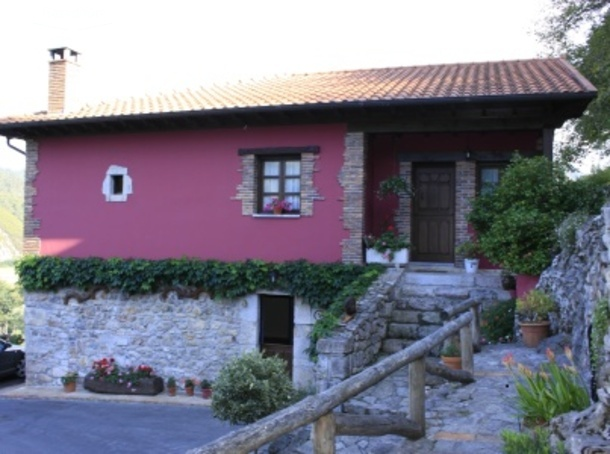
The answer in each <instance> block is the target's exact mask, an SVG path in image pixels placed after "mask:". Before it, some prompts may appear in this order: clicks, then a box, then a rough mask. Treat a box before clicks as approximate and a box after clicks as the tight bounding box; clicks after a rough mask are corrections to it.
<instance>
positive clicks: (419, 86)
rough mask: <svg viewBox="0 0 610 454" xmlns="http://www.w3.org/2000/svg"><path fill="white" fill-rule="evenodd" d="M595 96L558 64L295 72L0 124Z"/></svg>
mask: <svg viewBox="0 0 610 454" xmlns="http://www.w3.org/2000/svg"><path fill="white" fill-rule="evenodd" d="M594 92H595V87H593V85H591V83H590V82H588V81H587V80H586V79H585V78H584V77H583V76H582V75H580V74H579V73H578V72H577V71H576V69H574V68H573V67H572V66H571V65H570V64H569V63H567V62H566V61H565V60H563V59H555V58H553V59H536V60H520V61H499V62H484V63H466V64H448V65H429V66H413V67H398V68H383V69H366V70H354V71H337V72H323V73H310V74H294V75H288V76H277V77H270V78H265V79H260V80H250V81H244V82H238V83H232V84H225V85H214V86H211V87H200V88H196V89H191V90H186V91H181V92H173V93H169V94H167V93H166V94H159V95H154V96H145V97H141V98H131V99H123V100H114V101H110V102H103V103H100V104H96V105H91V106H85V107H83V108H81V109H80V110H77V111H74V112H69V113H65V114H54V115H49V114H46V113H42V114H34V115H26V116H19V117H8V118H3V119H0V125H2V124H4V125H8V124H18V123H24V122H27V123H30V122H36V121H44V122H49V121H62V120H71V119H94V118H109V117H118V116H135V115H145V114H164V113H178V112H189V111H191V112H193V111H199V112H205V111H216V112H218V111H228V110H233V109H259V108H267V107H279V108H281V107H284V108H288V107H308V106H309V107H315V106H320V105H334V106H337V107H341V106H346V107H347V106H349V105H350V104H351V105H353V104H356V105H360V104H375V103H382V102H385V103H418V102H428V101H452V100H453V101H459V100H476V99H480V98H485V99H488V98H493V97H503V96H509V97H519V96H523V97H528V96H550V95H555V96H562V95H565V96H570V95H585V94H591V93H594Z"/></svg>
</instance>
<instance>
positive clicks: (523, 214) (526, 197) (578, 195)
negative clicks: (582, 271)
mask: <svg viewBox="0 0 610 454" xmlns="http://www.w3.org/2000/svg"><path fill="white" fill-rule="evenodd" d="M565 170H566V169H565V167H563V166H562V165H561V164H558V163H553V162H551V161H550V160H548V159H547V158H545V157H542V156H539V157H534V158H522V157H520V156H516V157H515V158H514V159H513V160H512V161H511V164H510V165H509V166H508V168H507V169H506V171H505V172H504V174H503V175H502V180H501V181H500V184H499V185H498V186H497V187H496V189H495V190H494V191H491V192H488V193H485V194H481V195H480V196H479V197H477V198H476V199H475V200H474V202H473V206H472V211H471V212H470V214H469V215H468V221H469V222H470V223H471V224H472V226H473V227H474V229H475V231H476V232H477V236H478V238H479V241H480V244H481V248H482V250H483V253H484V254H485V256H486V257H487V258H488V259H489V260H490V261H492V262H493V263H495V264H497V265H501V266H502V267H504V268H507V269H509V270H510V271H512V272H515V273H520V274H531V275H537V274H540V273H541V272H542V271H543V270H544V269H545V268H547V267H548V266H549V265H550V263H551V260H552V257H553V254H555V253H556V251H557V248H558V240H557V233H556V230H557V227H558V226H559V225H560V223H561V221H562V220H563V219H564V218H565V217H566V216H567V215H568V214H569V213H572V212H575V211H579V212H583V213H588V214H594V213H595V214H596V213H598V212H599V210H600V208H601V206H602V205H603V203H604V189H603V187H602V186H600V184H599V183H598V182H597V180H578V181H571V180H569V179H568V178H567V176H566V171H565Z"/></svg>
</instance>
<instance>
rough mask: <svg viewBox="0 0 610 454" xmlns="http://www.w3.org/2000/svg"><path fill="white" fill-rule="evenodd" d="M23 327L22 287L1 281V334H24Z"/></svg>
mask: <svg viewBox="0 0 610 454" xmlns="http://www.w3.org/2000/svg"><path fill="white" fill-rule="evenodd" d="M23 328H24V326H23V294H22V292H21V289H20V288H19V287H17V286H13V285H10V284H8V283H6V282H4V281H0V334H8V335H9V336H11V335H15V334H23Z"/></svg>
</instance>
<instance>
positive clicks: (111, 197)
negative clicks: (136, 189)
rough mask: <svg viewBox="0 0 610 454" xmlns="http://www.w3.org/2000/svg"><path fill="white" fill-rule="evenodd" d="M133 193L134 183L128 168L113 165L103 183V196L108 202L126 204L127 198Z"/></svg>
mask: <svg viewBox="0 0 610 454" xmlns="http://www.w3.org/2000/svg"><path fill="white" fill-rule="evenodd" d="M132 193H133V183H132V181H131V177H130V176H129V174H128V172H127V167H122V166H117V165H111V166H110V167H108V170H107V171H106V177H105V178H104V182H103V183H102V194H104V196H105V197H106V202H126V201H127V196H128V195H130V194H132Z"/></svg>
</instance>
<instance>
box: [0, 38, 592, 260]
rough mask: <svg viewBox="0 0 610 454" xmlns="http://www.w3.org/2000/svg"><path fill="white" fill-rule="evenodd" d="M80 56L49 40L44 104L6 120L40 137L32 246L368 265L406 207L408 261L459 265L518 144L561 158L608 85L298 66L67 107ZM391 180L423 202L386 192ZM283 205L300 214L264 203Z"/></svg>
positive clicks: (569, 74) (574, 77)
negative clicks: (371, 238)
mask: <svg viewBox="0 0 610 454" xmlns="http://www.w3.org/2000/svg"><path fill="white" fill-rule="evenodd" d="M77 57H78V53H77V52H75V51H72V50H70V49H67V48H59V49H51V61H50V80H49V88H50V92H49V109H48V111H47V112H44V113H37V114H33V115H26V116H20V117H8V118H3V119H0V134H2V135H4V136H6V137H7V139H8V140H10V139H13V138H21V139H26V140H27V183H26V184H27V191H26V194H27V201H26V205H27V208H26V232H25V235H26V242H25V252H28V253H39V254H44V255H57V256H75V257H85V256H92V255H93V256H100V257H113V256H116V257H142V258H151V259H157V258H165V257H181V256H191V257H200V258H216V259H220V260H227V261H233V260H240V259H247V258H260V259H264V260H272V261H283V260H290V259H299V258H304V259H308V260H311V261H314V262H329V261H343V262H349V263H361V262H362V261H363V247H362V237H363V235H364V234H367V233H376V234H378V233H380V231H381V230H382V229H383V228H384V222H387V220H388V219H392V218H393V216H394V213H395V211H396V210H398V211H397V213H398V216H397V218H396V223H397V227H398V228H399V230H400V231H401V232H402V233H404V234H406V235H408V236H410V240H411V243H412V248H411V257H412V260H414V261H419V262H445V263H456V264H458V263H460V260H459V259H460V257H457V256H456V253H455V246H456V244H458V243H460V242H461V241H463V240H465V239H466V238H467V237H468V231H467V223H466V220H465V215H466V213H467V210H468V202H469V200H470V199H471V198H472V197H474V196H475V194H476V192H477V188H478V187H479V186H480V185H481V183H482V182H493V181H496V180H497V178H498V176H499V171H500V169H501V168H502V167H503V166H504V165H505V164H506V163H507V162H508V160H509V159H510V157H511V155H512V154H513V153H514V152H515V151H519V152H520V153H521V154H524V155H537V154H545V155H547V156H551V154H552V150H553V131H554V129H555V128H557V127H559V126H561V125H562V124H563V123H564V121H566V120H567V119H569V118H574V117H577V116H579V115H580V114H581V113H582V112H583V110H584V109H585V107H586V106H587V104H588V103H589V101H590V100H591V99H592V98H593V97H594V96H595V93H596V92H595V88H594V87H593V86H592V85H591V84H590V83H589V82H588V81H587V80H586V79H584V78H583V77H582V76H581V75H580V74H579V73H578V72H577V71H576V70H575V69H574V68H573V67H572V66H571V65H570V64H569V63H567V62H566V61H565V60H562V59H540V60H525V61H504V62H489V63H471V64H451V65H435V66H420V67H404V68H386V69H369V70H358V71H342V72H330V73H319V74H299V75H291V76H285V77H273V78H268V79H263V80H255V81H249V82H242V83H238V84H233V85H230V84H227V85H221V86H215V87H212V88H209V89H204V88H200V89H197V90H190V91H185V92H180V93H173V94H170V95H160V96H156V97H152V96H150V97H144V98H141V99H136V100H126V101H110V102H107V103H102V104H99V105H95V106H85V107H81V108H80V109H77V110H73V111H68V110H67V109H66V108H65V107H66V106H67V105H68V101H69V99H67V97H66V93H69V90H68V88H69V84H70V80H69V78H70V74H71V71H74V70H76V69H77ZM67 87H68V88H67ZM390 175H401V176H403V177H405V178H406V179H407V180H409V181H410V182H411V184H412V185H413V186H414V187H415V188H416V190H417V197H415V198H405V199H401V200H394V201H390V202H388V201H381V200H379V199H378V198H377V197H376V196H375V193H376V190H377V188H378V185H379V182H380V181H382V180H383V179H385V178H387V177H388V176H390ZM275 197H279V198H281V199H286V200H287V201H289V202H290V203H291V205H290V209H288V210H284V211H283V212H282V213H280V214H273V213H272V212H268V211H265V205H267V204H268V203H269V202H270V201H271V200H272V199H273V198H275ZM392 222H394V221H392Z"/></svg>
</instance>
